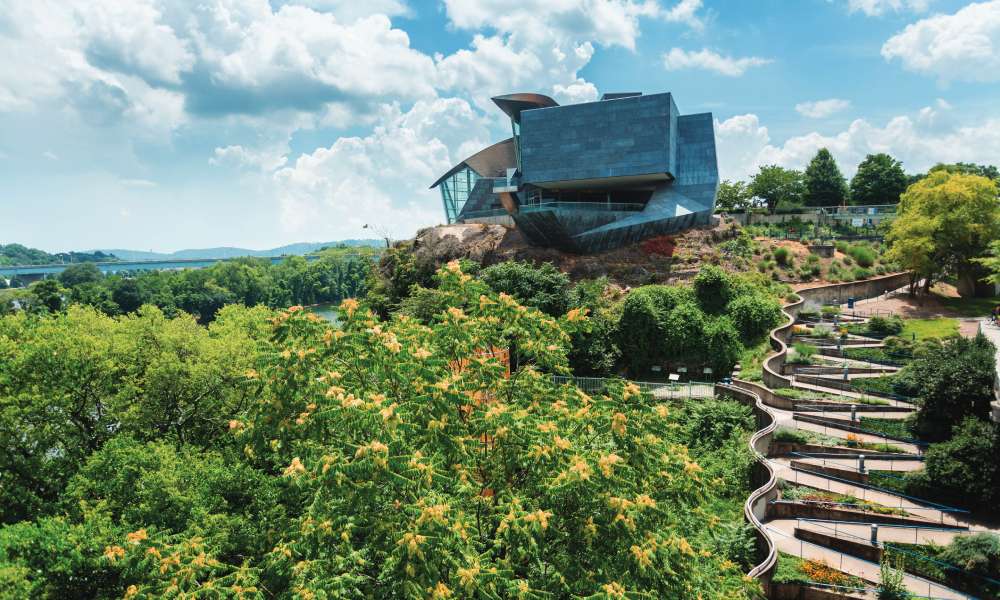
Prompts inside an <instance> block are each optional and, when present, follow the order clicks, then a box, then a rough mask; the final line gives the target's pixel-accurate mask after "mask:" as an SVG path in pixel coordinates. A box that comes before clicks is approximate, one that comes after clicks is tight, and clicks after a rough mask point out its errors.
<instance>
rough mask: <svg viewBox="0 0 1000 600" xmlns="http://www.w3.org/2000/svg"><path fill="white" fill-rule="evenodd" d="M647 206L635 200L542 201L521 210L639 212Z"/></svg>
mask: <svg viewBox="0 0 1000 600" xmlns="http://www.w3.org/2000/svg"><path fill="white" fill-rule="evenodd" d="M644 208H646V205H645V204H641V203H634V202H561V201H552V202H542V203H540V204H522V205H521V206H520V207H519V208H518V210H519V211H520V212H538V211H542V210H592V211H601V212H605V211H608V212H615V211H617V212H638V211H641V210H642V209H644Z"/></svg>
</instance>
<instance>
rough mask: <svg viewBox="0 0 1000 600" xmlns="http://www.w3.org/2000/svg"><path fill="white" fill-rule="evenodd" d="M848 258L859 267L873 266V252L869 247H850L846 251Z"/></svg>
mask: <svg viewBox="0 0 1000 600" xmlns="http://www.w3.org/2000/svg"><path fill="white" fill-rule="evenodd" d="M848 252H849V253H850V256H851V257H852V258H853V259H854V260H855V261H856V262H857V263H858V266H861V267H865V268H868V267H871V266H872V265H874V264H875V251H874V250H872V249H871V247H869V246H863V245H856V246H851V248H850V250H849V251H848Z"/></svg>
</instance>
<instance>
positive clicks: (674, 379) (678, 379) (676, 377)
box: [667, 373, 681, 381]
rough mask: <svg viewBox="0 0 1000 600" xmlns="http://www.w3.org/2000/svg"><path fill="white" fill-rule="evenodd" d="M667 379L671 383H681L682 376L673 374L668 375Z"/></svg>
mask: <svg viewBox="0 0 1000 600" xmlns="http://www.w3.org/2000/svg"><path fill="white" fill-rule="evenodd" d="M667 379H669V380H670V381H680V380H681V376H680V375H678V374H677V373H671V374H670V375H667Z"/></svg>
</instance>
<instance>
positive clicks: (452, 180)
mask: <svg viewBox="0 0 1000 600" xmlns="http://www.w3.org/2000/svg"><path fill="white" fill-rule="evenodd" d="M477 179H479V175H478V174H476V172H475V171H473V170H472V169H470V168H468V167H466V168H464V169H462V170H461V171H458V172H457V173H455V174H454V175H452V176H451V177H449V178H447V179H445V180H444V181H443V182H442V183H441V201H442V202H443V203H444V214H445V216H446V217H447V218H448V223H449V224H450V223H454V222H455V221H457V220H458V215H459V214H460V213H461V212H462V207H464V206H465V201H466V200H468V199H469V192H471V191H472V188H473V187H475V185H476V180H477Z"/></svg>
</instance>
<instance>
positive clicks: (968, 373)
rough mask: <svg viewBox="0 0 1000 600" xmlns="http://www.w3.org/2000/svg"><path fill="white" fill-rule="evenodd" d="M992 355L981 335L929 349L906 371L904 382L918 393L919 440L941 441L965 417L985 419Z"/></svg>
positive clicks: (988, 342) (988, 398) (991, 382)
mask: <svg viewBox="0 0 1000 600" xmlns="http://www.w3.org/2000/svg"><path fill="white" fill-rule="evenodd" d="M995 354H996V350H995V349H994V347H993V344H992V343H991V342H990V341H989V340H988V339H986V337H985V336H983V335H978V336H976V337H975V338H972V339H969V338H964V337H954V338H951V339H948V340H945V341H944V342H943V343H941V344H938V345H934V346H929V347H928V348H927V349H925V350H924V351H923V352H922V354H921V356H920V357H919V358H917V359H915V360H914V361H913V362H912V363H911V364H910V365H908V366H907V367H906V369H905V371H906V377H907V380H908V381H909V382H910V386H911V387H912V388H913V389H915V390H918V393H919V400H920V409H919V410H918V411H917V415H916V420H915V421H914V430H915V431H916V432H917V433H918V434H919V435H920V437H921V438H923V439H926V440H928V441H934V442H937V441H941V440H945V439H947V438H948V437H949V436H951V430H952V427H953V426H955V425H957V424H958V423H960V422H961V421H962V420H963V419H965V418H966V417H967V416H971V417H976V418H979V419H984V420H985V419H987V418H988V417H989V410H990V401H991V400H992V399H993V379H994V377H995V373H994V369H995V363H994V356H995Z"/></svg>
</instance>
